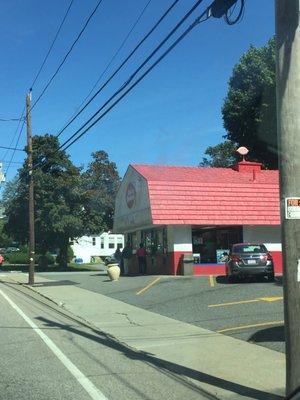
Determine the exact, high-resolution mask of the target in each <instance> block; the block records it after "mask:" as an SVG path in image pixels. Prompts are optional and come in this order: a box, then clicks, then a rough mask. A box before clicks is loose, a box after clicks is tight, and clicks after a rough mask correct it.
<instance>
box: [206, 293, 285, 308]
mask: <svg viewBox="0 0 300 400" xmlns="http://www.w3.org/2000/svg"><path fill="white" fill-rule="evenodd" d="M282 299H283V297H282V296H273V297H260V298H258V299H251V300H240V301H231V302H230V303H218V304H210V305H209V306H208V307H209V308H212V307H226V306H234V305H236V304H247V303H257V302H258V301H267V302H272V301H279V300H282Z"/></svg>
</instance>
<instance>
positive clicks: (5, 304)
mask: <svg viewBox="0 0 300 400" xmlns="http://www.w3.org/2000/svg"><path fill="white" fill-rule="evenodd" d="M80 277H81V278H83V277H86V278H88V277H89V275H83V274H82V275H80V274H77V275H76V279H80ZM90 278H91V279H95V278H92V277H90ZM68 279H70V277H69V278H68ZM96 279H97V278H96ZM0 318H1V328H0V343H1V346H0V360H1V361H0V374H1V379H0V399H1V400H2V399H3V400H16V399H18V400H23V399H24V400H25V399H26V400H27V399H30V400H35V399H42V400H61V399H64V400H68V399H70V400H71V399H72V400H74V399H76V400H86V399H91V398H92V399H95V400H105V399H108V400H120V399H131V400H135V399H139V400H140V399H145V400H157V399H160V398H163V399H166V400H171V399H172V400H177V399H178V400H179V399H180V400H181V399H190V400H194V399H195V400H196V399H198V400H200V399H208V398H211V397H207V396H204V394H203V392H201V391H200V389H199V388H197V387H195V386H194V385H193V384H192V383H190V382H188V381H187V380H185V379H184V378H181V377H180V376H178V375H175V374H172V373H171V372H168V371H166V370H164V369H161V368H160V367H159V366H156V365H155V364H149V363H147V362H146V360H145V359H143V356H142V354H141V353H139V352H137V351H135V350H133V349H130V348H129V347H127V346H125V345H123V344H122V343H120V342H118V341H116V340H115V339H112V338H110V337H108V336H107V335H105V334H104V333H102V332H99V331H98V330H96V329H94V328H92V327H89V326H87V325H86V324H85V323H83V322H82V321H80V320H79V319H74V318H73V317H72V316H69V315H68V313H67V312H66V311H62V309H61V308H58V307H56V306H55V305H54V304H53V303H52V302H48V301H47V300H46V299H44V298H41V297H40V296H39V295H37V294H35V293H34V292H33V291H30V290H29V289H27V288H24V287H21V286H19V285H8V284H4V283H0Z"/></svg>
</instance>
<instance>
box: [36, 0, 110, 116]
mask: <svg viewBox="0 0 300 400" xmlns="http://www.w3.org/2000/svg"><path fill="white" fill-rule="evenodd" d="M102 1H103V0H99V1H98V2H97V4H96V6H95V7H94V9H93V10H92V12H91V13H90V14H89V16H88V18H87V20H86V21H85V23H84V25H83V27H82V29H81V30H80V32H79V33H78V35H77V36H76V38H75V40H74V41H73V43H72V44H71V46H70V48H69V50H68V51H67V53H66V54H65V56H64V57H63V59H62V61H61V62H60V63H59V65H58V67H57V68H56V70H55V72H54V74H53V75H52V76H51V78H50V79H49V80H48V82H47V84H46V85H45V86H44V88H43V90H42V92H41V93H40V95H39V96H38V98H37V99H36V101H35V102H34V103H33V105H32V106H31V108H30V111H31V110H33V109H34V107H35V106H36V105H37V104H38V103H39V101H40V100H41V98H42V97H43V96H44V94H45V93H46V91H47V89H48V88H49V86H50V85H51V83H52V82H53V80H54V78H55V77H56V76H57V74H58V73H59V71H60V70H61V68H62V66H63V65H64V63H65V62H66V61H67V59H68V57H69V55H70V54H71V52H72V51H73V49H74V47H75V45H76V44H77V42H78V41H79V39H80V38H81V36H82V35H83V33H84V31H85V30H86V28H87V27H88V25H89V23H90V21H91V20H92V18H93V16H94V15H95V14H96V11H97V10H98V8H99V6H100V4H101V3H102Z"/></svg>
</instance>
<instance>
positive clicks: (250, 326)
mask: <svg viewBox="0 0 300 400" xmlns="http://www.w3.org/2000/svg"><path fill="white" fill-rule="evenodd" d="M283 323H284V321H272V322H262V323H260V324H252V325H240V326H234V327H233V328H225V329H220V330H218V331H217V332H218V333H223V332H230V331H238V330H242V329H250V328H257V327H260V326H270V325H282V324H283Z"/></svg>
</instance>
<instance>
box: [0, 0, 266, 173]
mask: <svg viewBox="0 0 300 400" xmlns="http://www.w3.org/2000/svg"><path fill="white" fill-rule="evenodd" d="M172 1H173V0H152V1H151V2H150V4H149V6H148V8H147V9H146V11H145V13H144V15H143V17H142V19H141V20H140V22H139V23H138V25H137V26H136V28H135V30H134V31H133V32H132V35H131V36H130V38H129V39H128V41H127V43H126V45H125V46H124V48H123V49H122V51H121V52H120V54H119V55H118V57H117V58H116V59H115V61H114V63H113V64H112V66H111V68H110V69H109V71H108V72H107V74H106V75H105V77H108V76H109V73H110V72H112V71H113V70H114V68H115V67H116V66H118V65H119V63H120V61H122V60H123V58H124V57H125V56H126V55H127V54H128V52H129V51H130V50H131V49H132V48H133V47H134V45H135V44H136V43H137V41H138V40H139V39H140V38H141V37H142V36H143V35H144V34H145V33H146V32H147V30H149V29H150V27H152V25H153V24H154V22H155V21H156V20H157V19H158V18H159V16H160V15H161V14H162V13H163V11H164V10H165V9H166V8H167V7H168V6H169V5H170V4H171V3H172ZM96 2H97V1H96V0H74V3H73V6H72V8H71V10H70V13H69V16H68V18H67V20H66V23H65V25H64V27H63V29H62V31H61V34H60V36H59V37H58V40H57V42H56V44H55V46H54V48H53V52H52V53H51V55H50V58H49V60H48V62H47V64H46V66H45V69H44V70H43V72H42V74H41V76H40V77H39V79H38V81H37V84H36V86H35V88H34V92H33V101H34V100H35V99H36V98H37V97H38V95H39V93H40V92H41V90H42V89H43V87H44V85H45V83H46V82H47V80H48V79H49V77H50V76H51V75H52V74H53V72H54V71H55V69H56V67H57V66H58V64H59V62H60V61H61V59H62V57H63V56H64V54H65V53H66V51H67V50H68V49H69V47H70V45H71V43H72V41H73V40H74V38H75V37H76V35H77V33H78V32H79V30H80V29H81V27H82V25H83V23H84V21H85V20H86V18H87V16H88V14H89V13H90V11H91V10H92V8H93V7H94V6H95V4H96ZM147 2H148V0H103V2H102V4H101V6H100V8H99V9H98V11H97V13H96V14H95V16H94V18H93V20H92V21H91V23H90V25H89V26H88V28H87V30H86V31H85V33H84V34H83V36H82V37H81V40H80V41H79V42H78V44H77V45H76V47H75V49H74V51H73V52H72V54H71V56H70V57H69V58H68V60H67V62H66V63H65V64H64V66H63V68H62V70H61V72H60V73H59V75H58V76H57V78H56V79H55V80H54V82H53V84H52V85H51V86H50V87H49V89H48V91H47V92H46V94H45V96H44V97H43V98H42V100H41V101H40V102H39V104H38V105H37V106H36V108H35V109H34V110H33V111H32V126H33V133H34V134H44V133H51V134H56V133H57V132H58V131H59V129H60V128H62V127H63V125H64V124H65V122H66V121H67V120H68V119H69V118H70V116H71V115H72V114H73V113H74V111H75V110H76V107H77V106H78V105H79V104H80V103H81V101H82V100H83V98H84V97H85V96H86V95H87V93H88V92H89V90H90V89H91V87H92V86H93V85H94V83H95V81H96V80H97V79H98V77H99V76H100V75H101V73H102V71H103V70H104V68H105V66H106V65H107V63H108V62H109V61H110V59H111V57H112V55H113V54H114V52H115V51H116V49H117V48H118V47H119V46H120V44H121V42H122V41H123V39H124V37H125V35H126V34H127V32H128V31H129V29H130V27H131V26H132V24H133V23H134V22H135V20H136V19H137V16H138V15H139V14H140V12H141V10H142V9H143V8H144V6H145V4H146V3H147ZM194 2H195V1H194V0H181V1H180V2H179V4H178V5H177V6H176V8H175V9H174V10H173V12H172V13H171V14H170V16H169V17H168V19H167V20H166V21H165V22H164V23H163V24H162V25H161V26H160V28H159V29H158V30H157V31H156V32H155V33H154V34H153V36H152V37H151V40H149V41H148V42H147V44H146V45H144V46H143V47H142V48H141V49H140V50H139V52H138V53H137V55H136V56H135V57H134V58H133V59H132V60H131V62H130V63H129V64H128V67H126V68H125V69H124V70H123V71H122V73H120V74H119V75H118V76H117V77H116V79H114V81H113V82H112V84H111V85H110V86H109V87H108V88H107V89H106V90H105V91H103V93H102V94H101V95H100V96H98V98H97V99H96V100H95V101H94V102H93V103H92V105H91V106H90V107H88V108H87V110H86V111H85V112H84V113H83V114H82V115H81V116H80V118H78V120H77V121H76V123H74V124H73V125H72V126H71V127H70V128H69V129H68V130H67V131H66V132H65V133H64V134H63V135H62V136H61V139H62V140H65V139H66V138H68V137H69V136H70V135H71V134H72V133H74V131H75V129H76V128H78V127H79V126H81V124H82V123H83V122H85V121H86V119H87V118H88V117H89V116H90V115H91V114H92V113H93V112H94V111H95V110H96V109H97V108H98V107H99V106H100V105H101V104H102V102H103V100H104V99H107V97H108V96H109V95H110V94H111V93H113V91H114V90H116V89H117V88H118V87H119V86H120V84H121V83H123V82H124V80H125V79H126V77H128V76H129V74H130V72H131V71H133V70H134V68H135V67H136V66H137V65H138V64H139V63H140V62H141V60H143V59H144V58H145V56H146V55H148V53H149V52H150V50H152V49H153V48H154V46H155V45H156V44H158V43H159V41H160V40H161V39H162V38H163V37H164V36H165V35H166V33H167V32H168V31H169V30H170V29H171V28H172V27H173V26H174V25H175V23H176V22H177V21H178V20H179V18H180V17H181V16H183V14H184V13H185V12H186V11H187V10H188V9H189V8H190V7H191V6H192V4H194ZM209 3H210V2H209V1H205V0H204V1H203V3H202V5H201V6H200V7H199V8H198V11H197V12H195V13H194V14H193V17H192V18H190V19H189V22H191V21H192V20H193V19H194V18H195V17H196V16H197V15H199V14H200V12H201V10H203V9H204V7H205V6H207V5H208V4H209ZM68 4H69V0H51V1H50V0H43V1H40V0H10V1H6V0H1V7H0V17H1V26H0V48H1V69H0V87H1V100H0V102H1V109H0V118H15V117H18V116H20V114H21V112H22V109H23V106H24V102H25V95H26V92H27V90H28V89H29V87H30V85H31V83H32V80H33V78H34V75H35V74H36V72H37V70H38V68H39V66H40V64H41V62H42V60H43V57H44V55H45V53H46V52H47V50H48V48H49V45H50V43H51V41H52V39H53V36H54V35H55V33H56V30H57V27H58V25H59V23H60V21H61V19H62V17H63V15H64V13H65V10H66V9H67V7H68ZM273 34H274V1H273V0H246V9H245V15H244V18H243V20H242V22H240V23H239V24H237V25H234V26H228V25H226V24H225V22H224V20H223V19H220V20H219V19H210V20H208V21H207V22H205V23H203V24H201V25H199V26H198V27H197V28H196V29H194V30H193V31H192V33H191V34H190V35H189V36H188V37H186V39H185V40H184V41H183V42H181V44H180V45H179V46H177V47H176V48H175V49H174V51H173V52H172V53H171V54H170V55H169V56H168V57H167V58H166V59H165V60H164V61H163V62H162V63H161V64H160V65H159V66H158V67H157V68H156V69H155V70H154V71H153V72H152V73H151V74H150V75H148V76H147V77H146V78H145V80H144V81H143V82H142V83H141V84H139V85H138V87H137V88H136V89H134V91H133V92H131V93H130V94H129V96H127V97H126V98H125V99H124V100H123V101H122V103H120V104H119V105H118V106H117V107H116V108H115V109H114V110H113V111H112V112H110V113H109V114H108V115H107V116H106V117H105V118H104V119H103V120H102V121H101V122H100V123H99V124H98V125H96V126H95V127H94V128H92V129H91V130H90V131H89V132H88V134H87V135H85V136H84V137H83V138H82V139H81V140H79V141H78V142H77V143H76V144H75V145H74V146H72V147H71V148H70V149H69V150H68V151H69V154H70V155H71V158H72V160H73V162H74V163H75V164H77V165H83V164H85V165H86V164H87V163H88V162H89V160H90V155H91V153H92V152H93V151H95V150H100V149H103V150H105V151H107V152H108V154H109V157H110V159H111V160H113V161H115V162H116V164H117V166H118V169H119V172H120V174H121V175H123V174H124V172H125V171H126V168H127V166H128V164H129V163H159V164H173V165H197V164H198V163H199V161H200V160H201V159H202V156H203V153H204V151H205V149H206V148H207V147H208V146H210V145H215V144H217V143H219V142H221V141H222V136H223V135H224V133H225V132H224V129H223V124H222V116H221V107H222V103H223V99H224V97H225V96H226V91H227V84H228V79H229V77H230V75H231V72H232V68H233V66H234V65H235V64H236V63H237V62H238V60H239V58H240V56H241V55H242V54H243V53H244V52H245V51H247V49H248V48H249V46H250V45H251V44H253V45H255V46H262V45H264V44H265V43H266V42H267V40H268V39H269V38H270V37H271V36H272V35H273ZM101 82H103V80H102V81H101ZM16 126H17V125H16V122H9V123H8V122H7V123H6V122H0V135H1V143H0V145H1V146H9V145H10V143H11V140H12V138H13V134H14V132H15V129H16ZM25 138H26V132H25V130H24V132H23V134H22V137H21V140H20V143H19V147H23V146H24V145H25ZM14 144H15V142H14ZM5 153H6V152H5V150H2V149H0V159H1V160H3V157H4V156H5ZM10 156H11V152H8V153H7V154H6V157H5V159H6V160H8V159H10ZM23 159H24V157H23V155H22V153H21V152H17V153H16V154H15V158H14V161H22V160H23ZM6 166H7V164H4V169H5V168H6ZM17 168H18V165H17V164H13V165H12V166H11V168H10V170H9V172H8V176H7V178H8V180H9V179H11V178H12V177H13V176H14V175H15V174H16V171H17Z"/></svg>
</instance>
